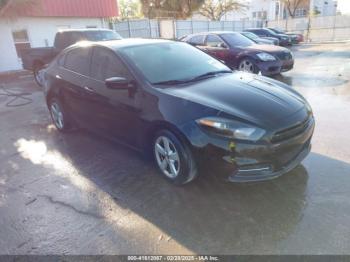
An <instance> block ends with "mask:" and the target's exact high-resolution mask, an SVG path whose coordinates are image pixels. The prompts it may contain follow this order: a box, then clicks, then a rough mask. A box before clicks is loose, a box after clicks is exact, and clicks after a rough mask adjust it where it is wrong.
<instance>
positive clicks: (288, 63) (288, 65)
mask: <svg viewBox="0 0 350 262" xmlns="http://www.w3.org/2000/svg"><path fill="white" fill-rule="evenodd" d="M293 67H294V60H293V59H290V60H284V61H283V63H282V67H281V72H287V71H289V70H292V69H293Z"/></svg>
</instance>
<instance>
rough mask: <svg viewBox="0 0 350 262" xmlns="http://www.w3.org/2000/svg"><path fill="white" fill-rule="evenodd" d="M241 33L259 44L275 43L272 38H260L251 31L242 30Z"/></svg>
mask: <svg viewBox="0 0 350 262" xmlns="http://www.w3.org/2000/svg"><path fill="white" fill-rule="evenodd" d="M240 34H241V35H243V36H245V37H247V38H249V39H250V40H252V41H253V42H255V43H257V44H261V45H273V44H274V43H273V41H272V40H268V39H263V38H260V37H258V36H257V35H256V34H254V33H251V32H240Z"/></svg>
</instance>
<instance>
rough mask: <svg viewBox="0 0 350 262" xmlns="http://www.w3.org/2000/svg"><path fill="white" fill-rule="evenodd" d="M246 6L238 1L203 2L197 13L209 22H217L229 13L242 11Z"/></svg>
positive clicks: (206, 0)
mask: <svg viewBox="0 0 350 262" xmlns="http://www.w3.org/2000/svg"><path fill="white" fill-rule="evenodd" d="M247 8H248V5H246V4H245V3H243V2H241V1H239V0H205V2H204V4H203V6H202V7H201V8H200V9H199V13H200V14H201V15H203V16H205V17H207V18H209V19H210V20H215V21H219V20H221V18H222V17H223V16H224V15H225V14H226V13H228V12H230V11H243V10H245V9H247Z"/></svg>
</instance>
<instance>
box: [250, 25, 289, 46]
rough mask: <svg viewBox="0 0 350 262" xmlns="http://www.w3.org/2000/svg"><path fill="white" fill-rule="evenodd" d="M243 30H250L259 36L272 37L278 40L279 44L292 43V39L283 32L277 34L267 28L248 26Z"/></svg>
mask: <svg viewBox="0 0 350 262" xmlns="http://www.w3.org/2000/svg"><path fill="white" fill-rule="evenodd" d="M244 31H245V32H252V33H254V34H256V35H258V36H259V37H274V38H277V39H278V40H279V44H280V45H281V46H287V45H291V44H292V39H291V38H290V37H289V36H287V35H285V34H278V33H275V32H274V31H272V30H270V29H268V28H250V29H245V30H244Z"/></svg>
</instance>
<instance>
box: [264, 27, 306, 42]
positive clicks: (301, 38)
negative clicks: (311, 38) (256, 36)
mask: <svg viewBox="0 0 350 262" xmlns="http://www.w3.org/2000/svg"><path fill="white" fill-rule="evenodd" d="M269 29H270V30H272V31H274V32H275V33H276V34H285V35H287V36H289V37H290V38H291V40H292V43H293V44H299V43H300V42H302V41H304V36H303V35H302V34H295V33H287V32H284V31H283V30H281V29H278V28H269Z"/></svg>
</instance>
